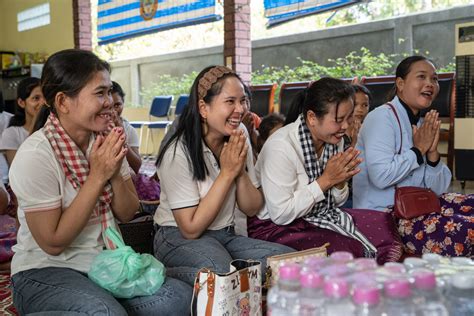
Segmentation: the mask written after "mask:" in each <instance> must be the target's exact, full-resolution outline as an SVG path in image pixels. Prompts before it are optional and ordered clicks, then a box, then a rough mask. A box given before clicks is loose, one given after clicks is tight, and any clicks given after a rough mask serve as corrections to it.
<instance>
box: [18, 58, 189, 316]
mask: <svg viewBox="0 0 474 316" xmlns="http://www.w3.org/2000/svg"><path fill="white" fill-rule="evenodd" d="M41 80H42V82H41V83H42V89H43V92H44V95H45V98H46V101H47V106H46V107H44V108H43V109H42V114H45V113H49V112H50V113H49V115H47V120H46V122H45V124H44V126H43V127H42V128H41V129H39V130H38V131H36V132H35V133H34V134H32V135H31V136H30V137H28V139H26V140H25V142H24V143H23V145H22V146H21V148H20V149H19V150H18V153H17V155H16V157H15V159H14V160H13V164H12V166H11V169H10V183H11V187H12V188H13V191H14V192H15V194H16V196H17V197H18V204H19V207H18V218H19V221H20V228H19V231H18V243H17V244H16V245H15V246H14V248H13V249H14V252H15V254H14V256H13V260H12V265H11V267H12V272H11V274H12V294H13V303H14V304H15V307H16V308H17V310H18V311H19V314H20V315H33V314H35V315H40V314H41V315H123V316H125V315H156V314H163V315H186V314H187V313H189V304H190V301H191V292H192V289H191V287H190V286H188V285H186V284H185V283H184V282H180V281H178V280H173V279H171V278H166V280H165V282H164V283H163V285H162V286H161V288H160V289H158V291H157V292H156V293H154V294H153V295H149V296H140V297H133V298H128V299H120V298H115V297H114V296H112V294H111V293H110V292H108V291H107V290H105V289H103V288H101V287H100V286H99V285H98V284H96V283H94V282H93V281H91V280H90V279H89V278H88V276H87V273H88V272H89V270H90V268H91V264H93V260H94V258H95V257H96V256H97V255H98V254H99V253H101V252H102V251H103V250H104V246H105V245H107V248H109V249H110V248H113V247H112V245H111V244H110V241H109V240H108V238H106V237H105V235H104V231H105V230H106V229H107V227H115V226H116V220H119V221H121V222H128V221H129V220H131V219H132V218H133V216H134V214H135V212H136V211H137V210H138V207H139V201H138V197H137V193H136V191H135V188H134V186H133V183H132V180H131V179H130V171H129V166H128V163H127V161H126V159H125V156H126V154H127V151H128V148H126V146H124V144H125V136H124V130H123V128H121V127H115V128H113V129H112V130H111V131H110V132H109V133H108V134H107V136H105V135H104V132H106V131H107V129H108V128H109V125H110V123H111V116H112V115H111V114H112V113H111V112H112V106H113V103H112V102H113V101H112V93H111V91H112V81H111V80H110V66H109V64H108V63H107V62H105V61H103V60H101V59H99V58H98V57H97V56H95V55H94V54H93V53H92V52H90V51H85V50H76V49H69V50H63V51H59V52H57V53H55V54H53V55H51V56H50V57H49V58H48V60H47V61H46V64H45V65H44V68H43V72H42V79H41Z"/></svg>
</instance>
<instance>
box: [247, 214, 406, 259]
mask: <svg viewBox="0 0 474 316" xmlns="http://www.w3.org/2000/svg"><path fill="white" fill-rule="evenodd" d="M344 210H345V211H346V212H347V213H349V214H350V215H351V216H352V218H353V220H354V224H355V225H356V227H357V229H359V231H360V232H362V233H363V234H364V235H365V236H366V237H367V238H368V239H369V241H370V242H371V243H372V244H373V245H374V246H375V247H376V248H377V262H378V263H379V264H383V263H385V262H389V261H398V260H400V258H401V256H402V243H401V241H400V236H399V235H398V232H397V229H396V226H395V223H394V220H393V218H392V216H391V214H389V213H385V212H378V211H371V210H355V209H344ZM247 229H248V234H249V237H251V238H256V239H262V240H267V241H271V242H276V243H280V244H284V245H287V246H289V247H292V248H294V249H296V250H304V249H309V248H313V247H320V246H322V245H324V244H325V243H327V242H329V244H330V245H329V248H328V254H331V253H332V252H335V251H348V252H351V253H352V254H353V255H354V257H363V256H364V251H363V247H362V244H361V243H360V242H359V241H357V240H355V239H352V238H350V237H346V236H343V235H341V234H338V233H336V232H334V231H331V230H328V229H323V228H319V227H317V226H314V225H312V224H311V223H309V222H307V221H305V220H303V219H297V220H295V221H294V222H293V223H291V224H289V225H283V226H280V225H276V224H274V223H273V222H272V221H271V220H260V219H258V218H257V217H252V218H249V220H248V226H247Z"/></svg>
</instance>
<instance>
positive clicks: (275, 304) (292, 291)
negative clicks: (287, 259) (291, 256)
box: [267, 263, 300, 316]
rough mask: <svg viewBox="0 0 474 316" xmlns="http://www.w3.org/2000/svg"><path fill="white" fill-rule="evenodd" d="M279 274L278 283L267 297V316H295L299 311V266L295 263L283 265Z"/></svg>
mask: <svg viewBox="0 0 474 316" xmlns="http://www.w3.org/2000/svg"><path fill="white" fill-rule="evenodd" d="M279 272H280V278H279V279H278V283H277V284H276V285H275V286H273V287H272V288H271V289H270V290H269V292H268V295H267V307H268V312H267V315H271V316H297V315H299V309H300V303H299V293H300V266H299V265H298V264H295V263H290V264H283V265H281V266H280V269H279Z"/></svg>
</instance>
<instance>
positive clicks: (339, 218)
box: [298, 114, 377, 257]
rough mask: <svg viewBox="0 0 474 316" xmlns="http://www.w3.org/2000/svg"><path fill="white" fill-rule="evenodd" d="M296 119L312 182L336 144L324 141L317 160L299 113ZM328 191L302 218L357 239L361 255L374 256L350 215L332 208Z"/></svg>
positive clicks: (334, 151) (372, 249)
mask: <svg viewBox="0 0 474 316" xmlns="http://www.w3.org/2000/svg"><path fill="white" fill-rule="evenodd" d="M300 120H301V124H300V125H299V126H298V135H299V140H300V143H301V149H303V156H304V165H305V170H306V174H307V175H308V178H309V182H308V183H312V182H313V181H315V180H316V179H318V178H319V177H320V176H322V174H323V172H324V169H325V168H326V165H327V163H328V160H329V158H331V157H332V156H333V155H335V154H337V153H338V145H332V144H325V145H324V149H323V153H322V159H321V160H319V159H318V156H317V154H316V152H315V150H314V144H313V139H312V137H311V133H310V131H309V128H308V126H307V125H306V122H305V119H304V115H303V114H300ZM332 191H333V188H331V189H329V190H327V191H326V193H324V197H325V199H324V200H322V201H320V202H318V203H316V204H315V205H314V206H313V209H312V210H311V212H310V213H308V214H307V215H306V216H305V217H304V219H305V220H306V221H308V222H310V223H312V224H314V225H316V226H318V227H321V228H325V229H329V230H332V231H335V232H337V233H339V234H342V235H344V236H348V237H351V238H354V239H356V240H358V241H360V242H361V243H362V245H363V246H364V252H365V255H366V256H367V257H374V256H375V254H376V252H377V249H376V248H375V247H374V245H372V243H371V242H370V241H369V240H368V239H367V238H366V237H365V236H364V235H363V234H362V233H361V232H360V231H359V230H358V229H357V228H356V227H355V225H354V221H353V220H352V217H351V216H350V215H349V214H347V213H346V212H344V211H342V210H340V209H339V208H338V207H336V204H335V201H334V196H333V194H332Z"/></svg>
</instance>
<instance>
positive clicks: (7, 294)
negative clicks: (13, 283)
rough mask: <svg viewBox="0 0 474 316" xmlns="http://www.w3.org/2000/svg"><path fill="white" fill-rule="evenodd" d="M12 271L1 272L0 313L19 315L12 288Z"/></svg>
mask: <svg viewBox="0 0 474 316" xmlns="http://www.w3.org/2000/svg"><path fill="white" fill-rule="evenodd" d="M9 286H10V272H0V315H2V316H3V315H5V316H6V315H17V313H16V310H15V307H13V302H12V295H11V290H10V287H9Z"/></svg>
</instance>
